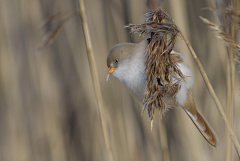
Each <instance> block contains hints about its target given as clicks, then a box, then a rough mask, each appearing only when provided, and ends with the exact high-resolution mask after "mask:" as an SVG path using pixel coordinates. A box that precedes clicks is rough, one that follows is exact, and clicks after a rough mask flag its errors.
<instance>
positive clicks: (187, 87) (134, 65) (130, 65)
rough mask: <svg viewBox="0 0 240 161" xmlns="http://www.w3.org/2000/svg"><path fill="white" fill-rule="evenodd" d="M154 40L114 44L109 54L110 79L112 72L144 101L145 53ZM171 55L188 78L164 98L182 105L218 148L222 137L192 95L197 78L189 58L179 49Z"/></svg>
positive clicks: (202, 132)
mask: <svg viewBox="0 0 240 161" xmlns="http://www.w3.org/2000/svg"><path fill="white" fill-rule="evenodd" d="M150 41H151V38H148V39H145V40H143V41H141V42H140V43H138V44H134V43H120V44H117V45H115V46H113V47H112V49H111V50H110V52H109V54H108V56H107V66H108V68H109V70H108V77H107V80H108V78H109V74H113V75H114V76H115V77H117V78H118V79H119V80H120V81H122V82H123V83H124V85H125V86H126V87H127V89H128V90H129V92H130V93H131V95H133V97H135V98H136V99H137V100H138V101H139V102H141V103H142V102H143V100H144V98H145V84H146V78H147V75H146V72H145V59H146V55H145V53H146V48H147V46H148V44H149V43H150ZM170 56H171V57H172V59H174V60H175V61H176V63H177V65H178V67H179V69H180V70H181V72H182V73H183V74H184V75H185V76H186V78H185V81H183V82H182V84H181V88H180V90H179V91H178V93H177V94H176V96H175V97H173V96H171V95H170V94H167V95H166V96H165V97H164V99H165V102H166V106H167V107H169V108H172V107H181V108H182V109H183V110H184V111H185V112H186V113H187V115H188V116H189V117H190V119H191V120H192V121H193V123H194V124H195V126H196V127H197V129H198V130H199V131H200V133H201V134H202V135H203V137H204V138H205V139H206V141H207V142H208V143H209V144H210V145H211V146H213V147H217V145H218V137H217V136H216V134H215V132H214V131H213V130H212V128H211V126H210V125H209V124H208V122H207V121H206V120H205V118H204V117H203V116H202V114H201V113H200V112H199V111H198V109H197V108H196V106H195V103H194V100H193V96H192V86H193V84H194V79H193V74H192V71H191V69H190V68H189V67H188V64H187V61H186V59H185V58H184V56H183V55H182V54H180V53H177V52H175V51H172V52H171V55H170ZM171 77H172V79H173V80H174V79H176V77H177V76H176V75H174V74H171ZM158 82H159V87H160V88H161V86H162V84H161V82H160V81H158Z"/></svg>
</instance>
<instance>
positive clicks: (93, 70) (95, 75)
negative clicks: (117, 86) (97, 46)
mask: <svg viewBox="0 0 240 161" xmlns="http://www.w3.org/2000/svg"><path fill="white" fill-rule="evenodd" d="M79 4H80V10H79V14H80V16H81V17H82V23H83V29H84V35H85V40H86V45H87V53H88V61H89V64H90V69H91V75H92V78H93V84H94V89H95V93H96V97H97V102H98V108H99V114H100V119H101V124H102V130H103V136H104V142H105V146H106V152H107V156H108V160H109V161H113V154H112V149H111V146H110V141H109V140H110V138H109V135H108V132H107V123H106V119H105V117H104V109H103V99H102V94H101V88H100V83H99V78H98V72H97V66H96V60H95V56H94V54H93V47H92V41H91V37H90V32H89V27H88V23H87V17H86V12H85V4H84V0H79Z"/></svg>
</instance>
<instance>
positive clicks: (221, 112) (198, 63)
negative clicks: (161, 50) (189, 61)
mask: <svg viewBox="0 0 240 161" xmlns="http://www.w3.org/2000/svg"><path fill="white" fill-rule="evenodd" d="M172 23H173V22H172ZM178 30H179V34H180V35H181V37H182V38H183V40H184V41H185V43H186V45H187V47H188V49H189V50H190V52H191V54H192V56H193V58H194V60H195V62H196V64H197V66H198V69H199V71H200V73H201V75H202V77H203V80H204V82H205V84H206V86H207V87H208V90H209V92H210V94H211V95H212V97H213V99H214V101H215V103H216V105H217V108H218V111H219V113H220V115H221V116H222V118H223V121H224V122H225V124H226V126H227V129H228V131H229V134H230V138H231V139H232V142H233V144H234V145H235V147H236V150H237V153H238V156H239V154H240V145H239V142H238V140H237V137H236V135H235V134H234V132H233V130H232V128H231V124H230V123H229V121H228V118H227V116H226V114H225V113H224V110H223V107H222V105H221V103H220V101H219V99H218V97H217V95H216V93H215V91H214V90H213V87H212V85H211V83H210V81H209V79H208V77H207V74H206V72H205V71H204V69H203V66H202V64H201V62H200V60H199V59H198V57H197V55H196V53H195V52H194V50H193V48H192V46H191V45H190V43H189V42H188V40H187V39H186V38H185V36H184V35H183V33H182V32H181V30H180V29H179V28H178Z"/></svg>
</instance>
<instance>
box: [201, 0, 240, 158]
mask: <svg viewBox="0 0 240 161" xmlns="http://www.w3.org/2000/svg"><path fill="white" fill-rule="evenodd" d="M216 2H218V1H216ZM224 4H225V5H224V7H222V6H219V5H218V7H217V9H216V10H214V11H218V12H217V15H218V17H219V19H220V22H221V27H219V26H218V25H216V24H213V23H212V22H210V21H208V20H207V19H204V18H201V19H202V20H203V21H204V22H205V23H206V24H208V25H209V26H210V28H212V29H213V31H214V33H215V35H216V36H217V37H218V38H220V39H223V40H224V43H225V44H226V46H227V56H228V60H229V61H228V62H227V76H226V77H227V91H228V92H227V116H228V119H229V123H230V126H231V127H232V128H233V108H234V97H235V95H234V91H235V89H236V88H235V85H236V84H235V71H236V68H235V64H236V63H237V64H238V65H239V64H240V61H239V58H240V57H239V49H240V48H239V47H240V44H239V42H237V41H236V38H237V33H238V29H239V25H240V12H239V7H240V3H239V1H238V0H231V1H224ZM219 7H220V8H221V10H219V9H218V8H219ZM234 61H235V62H234ZM229 135H230V134H229V132H228V131H227V130H226V161H232V160H234V158H233V147H232V144H231V141H230V139H229V137H228V136H229ZM230 137H231V136H230ZM238 154H239V152H238ZM238 156H239V155H238Z"/></svg>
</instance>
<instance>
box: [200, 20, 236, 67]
mask: <svg viewBox="0 0 240 161" xmlns="http://www.w3.org/2000/svg"><path fill="white" fill-rule="evenodd" d="M200 19H201V20H202V21H203V22H204V23H205V24H207V25H208V26H209V27H210V28H211V29H212V30H213V31H214V34H215V36H216V37H217V38H219V39H222V40H223V41H224V43H225V44H226V46H227V47H229V48H232V49H233V50H234V51H235V59H234V60H235V62H236V63H237V64H240V61H239V56H240V44H239V43H238V42H237V41H236V40H235V39H234V38H232V37H231V36H230V35H229V34H227V33H226V32H224V31H223V29H222V28H221V27H220V26H218V25H216V24H214V23H212V22H210V21H209V20H208V19H206V18H203V17H201V16H200Z"/></svg>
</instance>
